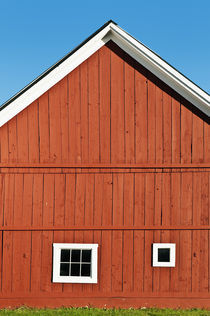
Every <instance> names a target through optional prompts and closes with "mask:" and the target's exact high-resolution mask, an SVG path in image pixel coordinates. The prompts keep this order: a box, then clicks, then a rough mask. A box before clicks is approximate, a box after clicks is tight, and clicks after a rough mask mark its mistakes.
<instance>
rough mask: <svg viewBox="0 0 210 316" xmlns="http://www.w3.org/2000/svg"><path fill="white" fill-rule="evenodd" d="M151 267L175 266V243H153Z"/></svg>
mask: <svg viewBox="0 0 210 316" xmlns="http://www.w3.org/2000/svg"><path fill="white" fill-rule="evenodd" d="M152 248H153V251H152V252H153V258H152V265H153V267H175V257H176V244H171V243H170V244H166V243H160V244H153V247H152Z"/></svg>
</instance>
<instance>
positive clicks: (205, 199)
mask: <svg viewBox="0 0 210 316" xmlns="http://www.w3.org/2000/svg"><path fill="white" fill-rule="evenodd" d="M201 197H202V198H201V225H209V209H210V203H209V173H207V172H203V173H202V178H201Z"/></svg>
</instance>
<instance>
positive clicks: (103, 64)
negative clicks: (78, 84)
mask: <svg viewBox="0 0 210 316" xmlns="http://www.w3.org/2000/svg"><path fill="white" fill-rule="evenodd" d="M99 60H100V62H99V66H100V70H99V73H100V77H99V84H100V87H99V90H100V161H101V162H103V163H108V162H110V148H111V134H110V128H111V116H110V114H111V113H110V85H111V82H110V76H111V73H110V72H111V63H110V62H111V53H110V49H109V48H108V47H106V46H103V47H102V48H101V49H100V50H99Z"/></svg>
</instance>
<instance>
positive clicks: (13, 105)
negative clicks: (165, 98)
mask: <svg viewBox="0 0 210 316" xmlns="http://www.w3.org/2000/svg"><path fill="white" fill-rule="evenodd" d="M109 40H112V41H113V42H115V43H116V44H117V45H118V46H119V47H120V48H122V49H123V50H124V51H125V52H126V53H128V54H129V55H130V56H131V57H133V58H134V59H135V60H136V61H137V62H139V63H140V64H142V65H143V66H144V67H145V68H147V69H148V70H149V71H151V72H152V73H153V74H154V75H156V76H157V77H158V78H159V79H161V80H162V81H163V82H165V83H166V84H167V85H168V86H170V87H171V88H172V89H174V90H175V91H176V92H178V93H179V94H180V95H182V96H183V97H184V98H185V99H186V100H188V101H190V102H191V103H192V104H193V105H194V106H196V107H197V108H198V109H199V110H200V111H202V112H203V113H205V114H206V115H207V116H210V96H209V94H207V93H206V92H205V91H203V90H202V89H200V88H199V87H198V86H196V85H195V84H194V83H193V82H191V81H190V80H188V79H187V78H186V77H185V76H183V75H182V74H181V73H179V72H178V71H177V70H175V69H174V68H173V67H171V66H170V65H169V64H167V63H166V62H165V61H164V60H162V59H161V58H160V57H159V56H157V55H156V54H155V53H153V52H152V51H151V50H150V49H148V48H147V47H145V46H144V45H143V44H141V43H140V42H138V41H137V40H136V39H134V38H133V37H132V36H131V35H129V34H128V33H126V32H125V31H124V30H122V29H121V28H120V27H119V26H118V25H116V24H115V23H113V22H110V23H107V24H105V26H104V27H102V29H101V30H100V31H99V32H98V33H96V35H94V36H92V37H91V38H90V39H89V40H87V41H86V42H85V43H84V44H83V45H82V46H81V47H79V48H78V49H77V50H75V52H73V53H72V54H71V55H70V56H69V57H68V58H66V59H64V60H63V61H62V62H61V63H60V64H59V65H58V66H56V65H55V67H52V70H50V69H49V71H47V73H46V75H44V74H43V75H42V76H40V77H41V78H40V80H39V78H37V79H36V80H35V81H36V83H34V82H32V83H31V84H29V86H27V87H26V88H24V89H23V90H22V91H20V92H19V93H18V94H20V95H19V96H18V94H17V95H15V96H14V97H13V98H12V99H11V100H9V101H8V102H6V103H5V104H3V106H2V109H1V108H0V110H1V111H0V127H1V126H2V125H4V124H5V123H6V122H8V121H9V120H10V119H12V118H13V117H14V116H15V115H17V114H18V113H19V112H21V111H22V110H24V109H25V108H26V107H27V106H28V105H30V104H31V103H32V102H33V101H35V100H36V99H37V98H39V97H40V96H41V95H42V94H44V93H45V92H46V91H47V90H49V89H50V88H51V87H52V86H54V85H55V84H56V83H57V82H59V81H60V80H62V79H63V78H64V77H65V76H66V75H67V74H69V73H70V72H71V71H72V70H74V69H75V68H76V67H77V66H79V65H80V64H81V63H82V62H83V61H85V60H86V59H88V58H89V57H90V56H91V55H92V54H94V53H95V52H96V51H97V50H98V49H100V48H101V47H102V46H103V45H104V44H106V43H107V42H108V41H109ZM13 99H14V100H13ZM7 103H8V104H7Z"/></svg>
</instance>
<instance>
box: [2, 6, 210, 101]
mask: <svg viewBox="0 0 210 316" xmlns="http://www.w3.org/2000/svg"><path fill="white" fill-rule="evenodd" d="M110 19H112V20H114V21H115V22H117V23H118V24H119V26H121V27H122V28H123V29H124V30H126V31H127V32H129V33H130V34H131V35H133V36H134V37H135V38H137V39H138V40H140V41H141V42H142V43H144V44H145V45H146V46H148V47H149V48H151V49H152V50H153V51H155V52H156V53H157V54H159V55H160V56H161V57H162V58H164V59H165V60H166V61H167V62H169V63H170V64H172V65H173V66H174V67H175V68H177V69H178V70H179V71H181V72H182V73H183V74H184V75H185V76H187V77H188V78H189V79H191V80H192V81H193V82H195V83H196V84H197V85H199V86H200V87H201V88H202V89H204V90H205V91H206V92H208V93H210V35H209V34H210V1H209V0H196V1H195V0H182V1H181V0H147V1H145V0H144V1H143V0H138V1H136V0H134V1H132V0H130V1H124V0H121V1H118V0H116V1H115V0H112V1H110V0H106V1H102V0H101V1H99V0H98V1H95V0H88V1H87V0H85V1H83V0H77V1H72V0H36V1H35V0H0V105H1V104H2V103H3V102H5V101H7V100H8V99H9V98H10V97H11V96H13V95H14V94H15V93H17V92H18V91H19V90H20V89H22V88H23V87H24V86H25V85H27V84H28V83H29V82H31V81H32V80H33V79H34V78H36V77H37V76H39V75H40V74H41V73H42V72H43V71H45V70H46V69H47V68H49V67H50V66H51V65H52V64H54V63H55V62H57V61H58V60H59V59H60V58H62V57H63V56H64V55H65V54H66V53H68V52H69V51H70V50H72V49H73V48H74V47H75V46H77V45H78V44H80V42H82V41H83V40H84V39H86V38H87V37H88V36H89V35H91V34H92V33H93V32H95V31H96V30H97V29H98V28H99V27H100V26H101V25H103V24H104V23H105V22H106V21H107V20H110Z"/></svg>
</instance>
